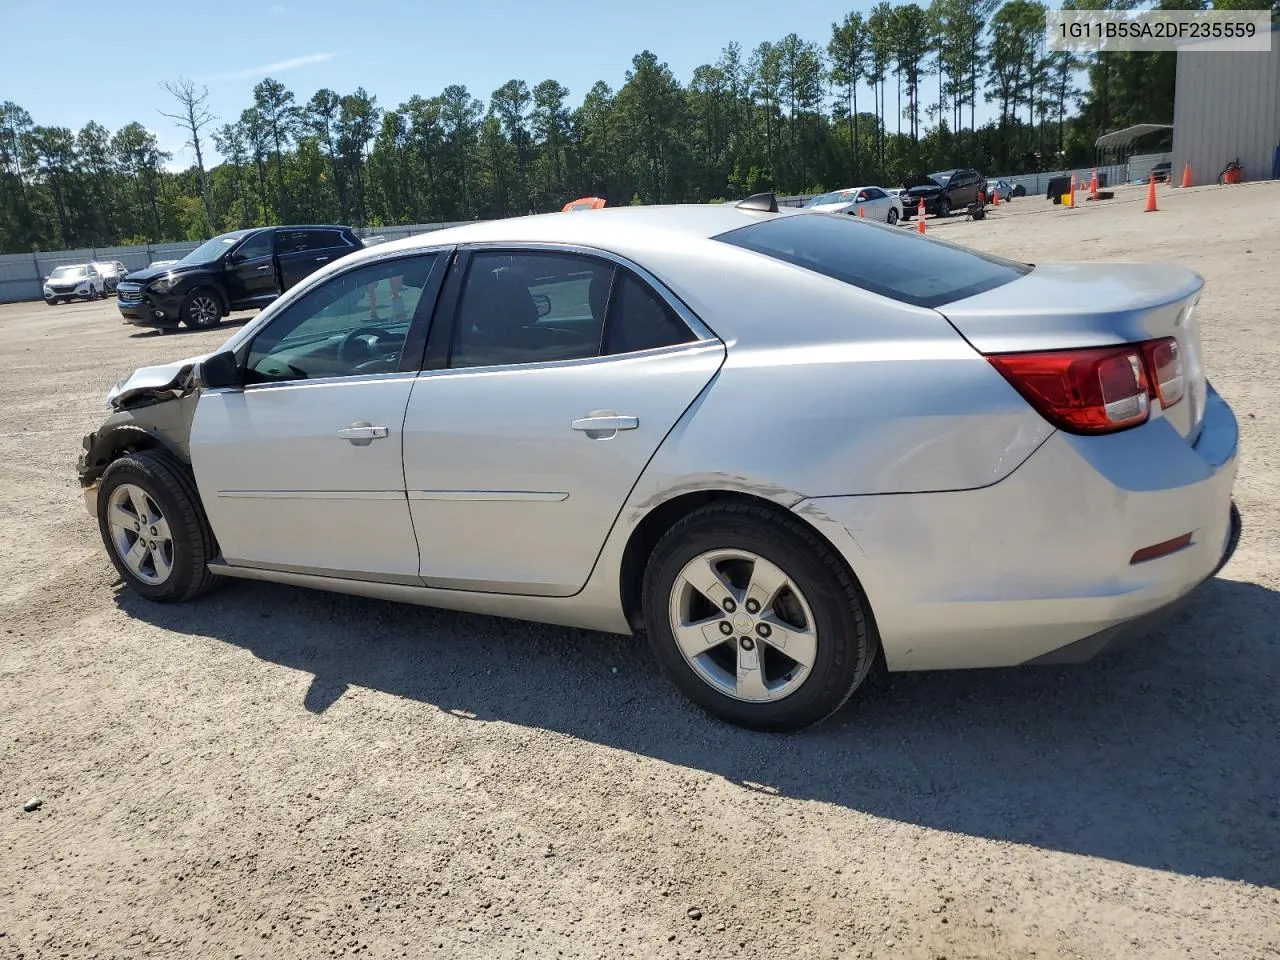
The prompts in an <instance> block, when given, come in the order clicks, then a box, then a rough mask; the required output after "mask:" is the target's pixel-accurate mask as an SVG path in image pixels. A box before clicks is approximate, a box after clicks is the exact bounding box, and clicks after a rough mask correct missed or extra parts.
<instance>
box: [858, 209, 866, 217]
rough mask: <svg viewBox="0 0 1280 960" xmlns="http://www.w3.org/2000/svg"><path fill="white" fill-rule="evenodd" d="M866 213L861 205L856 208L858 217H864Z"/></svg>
mask: <svg viewBox="0 0 1280 960" xmlns="http://www.w3.org/2000/svg"><path fill="white" fill-rule="evenodd" d="M866 215H867V211H865V210H863V209H862V208H861V207H859V208H858V216H860V217H865V216H866Z"/></svg>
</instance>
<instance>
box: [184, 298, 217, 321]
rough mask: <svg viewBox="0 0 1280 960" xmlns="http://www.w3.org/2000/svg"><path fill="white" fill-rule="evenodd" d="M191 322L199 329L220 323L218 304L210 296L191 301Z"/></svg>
mask: <svg viewBox="0 0 1280 960" xmlns="http://www.w3.org/2000/svg"><path fill="white" fill-rule="evenodd" d="M190 314H191V322H192V323H194V324H195V325H196V326H197V327H211V326H213V325H214V324H215V323H217V322H218V318H219V315H220V312H219V310H218V304H217V303H216V302H215V301H214V299H213V297H211V296H209V295H208V294H201V295H200V296H198V297H196V298H195V299H194V300H192V301H191V308H190Z"/></svg>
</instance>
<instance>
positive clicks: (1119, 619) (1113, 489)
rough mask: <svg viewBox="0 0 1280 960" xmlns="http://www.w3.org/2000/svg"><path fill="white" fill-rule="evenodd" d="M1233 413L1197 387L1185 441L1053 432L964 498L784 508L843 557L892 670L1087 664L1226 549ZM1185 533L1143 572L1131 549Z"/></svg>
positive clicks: (1215, 564) (1152, 427) (1151, 432)
mask: <svg viewBox="0 0 1280 960" xmlns="http://www.w3.org/2000/svg"><path fill="white" fill-rule="evenodd" d="M1237 445H1238V431H1237V425H1236V420H1235V415H1234V414H1233V413H1232V411H1231V408H1230V407H1229V406H1227V404H1226V402H1225V401H1223V400H1222V398H1221V397H1219V396H1218V395H1217V394H1216V393H1215V392H1213V391H1212V390H1210V392H1209V398H1208V401H1207V404H1206V409H1205V417H1204V421H1203V426H1202V428H1201V432H1200V436H1199V439H1198V440H1197V442H1196V444H1195V446H1192V445H1190V444H1188V443H1187V441H1186V440H1185V439H1184V438H1183V437H1182V436H1180V435H1179V434H1178V432H1177V431H1176V430H1175V429H1174V428H1173V426H1172V425H1171V424H1170V423H1169V421H1167V420H1165V419H1163V418H1157V419H1155V420H1152V421H1150V422H1149V423H1147V424H1145V425H1143V426H1141V427H1138V428H1135V429H1133V430H1128V431H1124V432H1122V433H1117V434H1111V435H1108V436H1101V437H1079V436H1071V435H1068V434H1064V433H1055V434H1053V435H1051V436H1050V437H1049V439H1048V440H1046V441H1045V442H1044V444H1042V445H1041V447H1040V448H1039V449H1037V450H1036V452H1035V453H1033V454H1032V455H1031V456H1030V457H1029V458H1028V459H1027V460H1026V462H1025V463H1023V464H1022V465H1021V466H1020V467H1019V468H1018V469H1017V470H1015V471H1014V472H1013V473H1011V474H1010V475H1009V476H1008V477H1006V478H1005V479H1004V480H1002V481H1000V482H998V483H995V484H992V485H991V486H988V487H983V488H981V489H977V490H964V491H955V492H950V493H927V494H897V495H890V496H871V497H823V498H816V499H811V500H807V501H804V502H802V503H801V504H799V505H797V507H796V510H797V511H799V512H800V513H802V514H803V515H804V516H805V517H806V519H808V520H809V521H810V522H812V523H814V524H815V525H817V526H818V527H819V529H820V530H822V532H823V533H824V534H825V535H826V536H827V537H828V538H829V539H830V540H831V542H832V543H834V544H835V545H836V546H837V547H838V548H839V549H840V550H841V551H842V552H843V554H844V556H845V558H846V559H847V560H848V562H849V565H850V566H851V567H852V568H853V570H854V571H855V573H857V575H858V577H859V579H860V580H861V581H862V584H863V587H864V589H865V590H866V593H867V597H868V599H869V600H870V603H871V608H872V612H873V614H874V615H875V618H876V625H877V627H878V629H879V632H880V637H881V641H882V643H883V646H884V652H885V659H886V661H887V664H888V666H889V669H891V670H929V669H947V668H964V667H1004V666H1015V665H1018V664H1024V663H1029V662H1039V663H1047V662H1068V661H1071V660H1080V659H1088V657H1090V656H1092V655H1093V654H1095V653H1097V652H1098V650H1100V649H1102V648H1103V647H1105V646H1107V645H1109V644H1110V643H1112V642H1114V641H1116V640H1119V639H1122V638H1124V637H1125V636H1129V635H1133V634H1135V633H1143V632H1147V631H1149V630H1150V629H1151V626H1152V620H1153V619H1154V618H1156V617H1157V616H1158V615H1159V614H1160V613H1161V612H1165V613H1168V612H1171V609H1172V608H1173V607H1174V605H1176V604H1178V603H1180V602H1181V601H1183V600H1184V599H1185V598H1186V597H1187V596H1188V595H1190V594H1191V593H1192V591H1194V590H1195V588H1196V587H1198V586H1199V585H1200V584H1201V583H1203V582H1204V581H1205V580H1207V579H1208V578H1210V577H1212V576H1213V575H1214V574H1215V573H1216V572H1217V571H1218V570H1219V569H1221V567H1222V565H1223V564H1224V563H1225V562H1226V560H1227V559H1228V558H1229V557H1230V554H1231V552H1232V551H1234V549H1235V543H1236V540H1237V538H1238V536H1239V523H1240V519H1239V513H1238V512H1237V511H1236V509H1235V507H1234V505H1233V503H1232V499H1231V490H1232V485H1233V483H1234V481H1235V474H1236V461H1237ZM1188 533H1189V534H1191V542H1190V544H1189V545H1188V546H1185V547H1183V548H1182V549H1179V550H1177V551H1176V552H1173V553H1169V554H1167V555H1164V556H1160V557H1158V558H1157V559H1154V560H1148V561H1146V562H1139V563H1136V564H1135V563H1132V562H1131V560H1132V558H1133V556H1134V554H1135V552H1136V551H1138V550H1141V549H1143V548H1145V547H1149V546H1152V545H1154V544H1160V543H1165V542H1166V541H1170V540H1173V539H1175V538H1178V537H1181V536H1182V535H1184V534H1188Z"/></svg>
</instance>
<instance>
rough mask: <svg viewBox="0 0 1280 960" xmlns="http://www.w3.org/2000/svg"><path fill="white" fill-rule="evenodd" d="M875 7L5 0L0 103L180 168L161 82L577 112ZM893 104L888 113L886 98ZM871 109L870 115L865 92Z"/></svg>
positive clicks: (761, 2) (722, 1)
mask: <svg viewBox="0 0 1280 960" xmlns="http://www.w3.org/2000/svg"><path fill="white" fill-rule="evenodd" d="M870 6H871V3H870V0H867V2H863V3H858V4H855V5H851V4H850V3H849V2H847V0H786V2H784V3H779V2H777V0H768V2H766V0H640V2H632V3H628V2H625V0H623V2H617V0H615V2H613V3H604V2H600V0H596V2H572V0H524V2H516V0H468V2H466V3H456V2H455V3H441V2H427V0H422V2H413V0H310V2H301V0H257V2H247V0H197V2H194V3H192V2H185V3H183V2H174V0H160V2H158V3H140V4H139V3H128V2H126V3H124V4H110V3H105V4H104V3H103V2H101V0H96V2H93V3H87V2H81V0H58V2H57V3H56V5H50V4H46V3H39V2H34V0H8V2H6V3H5V5H4V12H3V14H0V22H3V24H4V27H5V29H4V31H3V33H2V34H0V100H13V101H16V102H17V103H19V104H21V105H22V106H24V107H26V109H27V110H28V111H29V112H30V113H31V115H32V118H33V119H34V120H35V122H36V123H41V124H47V125H57V126H67V127H71V128H72V129H79V128H80V127H82V126H83V125H84V124H85V123H87V122H89V121H90V120H96V121H98V122H99V123H101V124H103V125H104V126H106V127H108V128H109V129H111V130H113V131H114V130H116V129H118V128H119V127H121V126H123V125H124V124H126V123H128V122H130V121H132V120H137V121H139V122H140V123H142V124H144V125H145V126H147V127H148V128H149V129H151V130H152V131H153V132H154V133H155V134H156V136H157V137H158V139H159V140H160V144H161V146H162V147H163V148H164V149H166V150H169V151H171V152H173V153H174V154H175V157H174V161H175V163H174V165H175V166H185V165H186V164H187V163H189V162H190V161H191V157H190V156H189V153H188V152H187V151H184V149H183V147H182V143H183V141H184V139H185V137H184V136H183V135H182V133H181V132H180V131H179V130H177V129H176V128H175V127H174V126H173V124H172V121H170V120H167V119H165V118H164V117H162V116H160V114H159V112H158V111H159V110H160V109H166V110H169V109H172V100H171V99H170V98H169V97H168V95H167V94H166V93H165V92H164V91H163V90H162V89H161V86H160V84H161V83H162V82H163V81H166V80H175V79H177V78H178V77H179V76H180V75H183V76H187V77H190V78H192V79H194V80H196V81H197V82H199V83H203V84H206V85H207V86H208V88H209V94H210V97H209V106H210V108H211V109H212V110H213V112H214V113H215V114H217V115H218V116H219V118H220V121H219V122H224V121H229V120H233V119H235V118H236V117H237V116H238V115H239V113H240V111H241V110H243V109H244V108H245V107H247V106H249V105H250V103H251V102H252V94H251V91H252V89H253V85H254V84H255V83H257V82H258V81H259V80H261V79H262V78H263V77H266V76H271V77H274V78H275V79H277V80H279V81H280V82H281V83H283V84H284V85H285V86H287V87H288V88H289V89H290V90H292V91H293V92H294V94H295V96H296V97H297V98H298V100H299V101H301V102H305V101H306V100H307V99H309V98H310V96H311V94H312V93H314V92H315V91H316V90H317V89H319V88H320V87H330V88H332V89H334V90H337V91H338V92H339V93H346V92H350V91H352V90H354V89H355V88H356V87H357V86H363V87H364V88H365V89H366V90H368V91H369V93H371V94H372V95H374V96H376V97H377V98H378V105H379V106H381V107H391V108H394V107H395V106H396V105H398V104H400V103H403V102H404V101H405V100H407V99H408V98H409V97H410V96H411V95H413V94H415V93H418V94H422V95H424V96H430V95H433V94H436V93H438V92H439V91H440V90H442V89H443V88H444V87H445V86H446V85H448V84H450V83H461V84H465V85H466V86H467V88H468V89H469V90H470V91H471V93H472V94H473V95H475V96H477V97H479V98H480V99H482V100H484V101H485V102H486V104H487V102H488V99H489V95H490V93H491V92H492V91H493V90H494V89H496V88H497V87H499V86H500V85H501V84H503V83H504V82H506V81H507V80H509V79H512V78H520V79H523V80H526V81H527V82H528V83H529V86H530V87H532V86H533V85H534V84H535V83H537V82H538V81H540V80H545V79H548V78H552V79H555V80H559V81H560V82H561V83H562V84H564V85H565V86H566V87H568V88H569V91H570V97H569V102H570V104H572V105H574V106H576V105H577V104H578V103H580V102H581V100H582V97H583V95H584V94H585V93H586V92H587V90H589V89H590V87H591V85H592V84H593V83H595V81H597V80H604V81H605V82H606V83H608V84H609V85H610V86H611V87H613V88H614V89H615V90H616V89H617V88H618V87H619V86H620V85H621V84H622V83H623V79H624V74H625V73H626V71H627V69H628V68H629V67H630V65H631V58H632V56H634V55H635V54H636V53H638V52H640V51H641V50H643V49H646V48H648V49H650V50H652V51H653V52H654V53H655V54H657V56H658V57H659V59H661V60H664V61H665V62H666V63H667V64H668V65H669V66H670V67H671V68H672V70H673V71H674V72H675V74H676V76H677V78H678V79H679V80H680V82H681V83H688V81H689V78H690V76H691V75H692V73H693V69H694V68H695V67H696V66H698V65H699V64H701V63H708V62H713V61H714V60H715V59H716V58H717V57H718V56H719V53H720V50H721V48H722V47H723V46H724V45H725V44H727V43H728V42H729V41H731V40H737V41H738V42H739V43H741V44H742V46H743V48H744V51H749V50H750V49H751V48H752V47H754V46H755V45H756V44H758V43H759V42H760V41H762V40H777V39H779V38H781V37H782V36H784V35H786V34H787V33H789V32H791V31H795V32H796V33H797V34H799V35H800V36H801V37H802V38H804V39H806V40H812V41H815V42H817V43H820V44H821V45H822V46H824V47H825V46H826V43H827V41H828V39H830V34H831V23H832V22H833V21H838V20H841V19H843V17H844V15H845V13H847V12H848V11H849V10H851V9H861V10H863V11H864V12H865V11H866V9H867V8H868V7H870ZM55 35H56V36H58V37H59V39H60V40H62V41H65V42H66V45H65V46H63V47H62V48H61V49H59V48H57V47H55V46H54V45H53V44H52V43H51V42H50V41H51V40H52V39H53V37H54V36H55ZM926 89H929V88H928V87H927V86H926ZM888 100H889V107H890V111H892V108H893V107H895V106H896V103H895V95H894V90H893V89H892V88H891V89H890V94H889V97H888ZM865 102H866V104H867V108H868V109H870V106H871V102H872V101H871V97H870V94H869V93H867V98H866V101H865ZM862 103H863V100H862V95H861V94H860V95H859V107H861V106H862ZM980 112H985V111H980ZM983 119H985V118H984V117H980V118H979V122H982V120H983ZM889 122H890V124H891V125H892V123H893V121H892V120H890V121H889Z"/></svg>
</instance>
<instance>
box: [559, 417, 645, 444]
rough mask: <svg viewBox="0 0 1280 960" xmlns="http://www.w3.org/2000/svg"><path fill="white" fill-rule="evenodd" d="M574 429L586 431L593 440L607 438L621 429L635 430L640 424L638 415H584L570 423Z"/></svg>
mask: <svg viewBox="0 0 1280 960" xmlns="http://www.w3.org/2000/svg"><path fill="white" fill-rule="evenodd" d="M569 426H571V427H572V428H573V429H574V430H579V431H581V432H583V433H585V434H586V435H587V436H588V437H590V438H591V439H592V440H606V439H608V438H609V437H612V436H613V435H614V434H615V433H617V432H618V431H619V430H634V429H636V427H638V426H640V420H639V419H638V418H636V417H620V416H617V415H616V414H610V415H608V416H596V417H583V418H582V419H580V420H574V421H573V422H572V423H571V424H569Z"/></svg>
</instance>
